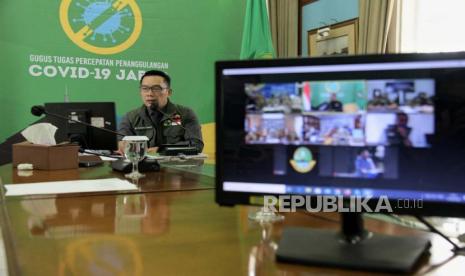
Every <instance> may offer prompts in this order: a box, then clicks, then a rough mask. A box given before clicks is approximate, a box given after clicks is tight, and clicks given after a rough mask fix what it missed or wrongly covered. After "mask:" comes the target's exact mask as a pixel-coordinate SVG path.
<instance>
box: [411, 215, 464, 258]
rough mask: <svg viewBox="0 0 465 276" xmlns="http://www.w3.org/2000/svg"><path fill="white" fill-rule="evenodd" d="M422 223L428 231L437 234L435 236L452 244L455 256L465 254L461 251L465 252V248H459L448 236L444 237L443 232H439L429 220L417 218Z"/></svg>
mask: <svg viewBox="0 0 465 276" xmlns="http://www.w3.org/2000/svg"><path fill="white" fill-rule="evenodd" d="M415 217H416V218H417V219H418V220H419V221H420V222H421V223H423V224H424V225H425V226H426V227H428V229H429V230H430V231H431V232H433V233H435V234H438V235H439V236H441V237H442V238H443V239H445V240H446V241H447V242H448V243H450V244H452V246H453V247H454V249H452V251H453V252H454V254H463V252H461V251H464V250H465V247H460V246H458V245H457V244H456V243H455V242H453V241H452V240H451V239H450V238H449V237H447V236H446V235H444V234H443V233H442V232H441V231H439V230H438V229H437V228H436V227H434V226H433V225H432V224H431V223H429V222H428V221H427V220H425V219H424V218H423V217H422V216H415Z"/></svg>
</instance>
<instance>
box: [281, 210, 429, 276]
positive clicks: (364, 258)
mask: <svg viewBox="0 0 465 276" xmlns="http://www.w3.org/2000/svg"><path fill="white" fill-rule="evenodd" d="M341 216H342V225H341V226H342V231H341V232H336V231H331V230H324V229H310V228H286V229H284V230H283V234H282V237H281V241H280V242H279V246H278V250H277V252H276V259H277V260H278V261H281V262H292V263H299V264H306V265H319V266H332V267H340V268H349V269H361V270H371V271H382V272H402V273H406V272H411V271H412V270H413V269H414V268H415V267H416V264H417V262H418V261H419V260H420V257H421V256H422V255H423V254H424V253H426V252H428V248H429V247H430V245H431V244H430V242H429V240H428V239H426V238H424V237H418V236H390V235H383V234H372V233H369V232H367V231H366V230H365V229H364V227H363V218H362V214H361V213H342V214H341Z"/></svg>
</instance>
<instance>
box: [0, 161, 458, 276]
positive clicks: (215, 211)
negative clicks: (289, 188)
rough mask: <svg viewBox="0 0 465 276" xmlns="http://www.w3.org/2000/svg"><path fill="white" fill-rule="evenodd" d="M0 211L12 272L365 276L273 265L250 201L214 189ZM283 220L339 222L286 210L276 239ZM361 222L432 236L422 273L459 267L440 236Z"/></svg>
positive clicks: (25, 201) (63, 200) (75, 199)
mask: <svg viewBox="0 0 465 276" xmlns="http://www.w3.org/2000/svg"><path fill="white" fill-rule="evenodd" d="M10 169H11V167H10ZM97 170H98V169H97ZM0 171H1V172H5V171H7V169H5V168H1V170H0ZM171 173H175V171H172V170H164V171H162V172H161V173H160V174H161V175H160V177H163V176H162V175H163V174H171ZM10 174H11V172H10ZM83 174H84V175H87V174H86V173H85V172H82V171H81V172H80V175H83ZM89 174H92V175H94V172H89ZM95 174H97V173H95ZM181 174H182V173H181ZM2 177H3V175H2ZM94 177H98V175H94ZM187 179H192V178H187ZM50 180H53V179H50ZM192 185H194V184H192ZM199 185H200V184H199ZM1 214H2V216H1V217H2V218H1V222H2V229H3V235H4V240H5V243H6V249H7V256H8V261H9V269H10V273H11V275H15V274H19V275H89V274H92V273H94V274H95V275H107V274H105V273H104V272H109V274H111V275H113V274H117V273H119V272H121V273H122V274H124V275H247V274H249V272H255V273H256V274H255V275H275V274H278V275H309V274H310V275H311V274H348V275H372V273H364V272H359V271H344V270H338V269H329V268H320V267H305V266H299V265H289V264H279V263H276V262H274V261H273V254H272V250H271V251H270V246H269V244H264V243H261V239H260V231H261V229H260V227H259V226H257V225H256V224H254V223H251V222H250V221H249V220H248V219H247V215H248V207H235V208H227V207H219V206H217V205H216V204H215V203H214V190H212V189H203V190H200V189H199V190H184V191H183V190H181V189H180V190H179V191H173V189H170V190H166V191H163V190H156V191H155V190H153V191H150V192H141V193H129V194H124V193H123V194H119V193H116V194H94V195H89V196H83V195H80V196H63V197H60V196H54V197H52V196H50V197H48V198H31V197H8V198H5V199H4V200H3V201H2V212H1ZM290 225H292V226H310V227H318V228H329V229H336V228H338V227H339V224H338V216H337V215H336V214H307V213H293V214H289V215H286V219H285V221H284V222H282V223H281V224H278V225H276V226H275V229H274V231H273V233H274V234H273V239H274V240H277V239H278V237H279V235H280V233H281V231H282V228H283V226H290ZM367 228H368V229H369V230H372V231H377V232H384V233H389V234H403V235H429V236H431V239H432V243H433V247H432V250H431V251H432V255H431V257H430V258H429V259H428V260H426V265H425V266H423V267H422V268H421V271H422V272H425V271H427V270H433V271H434V273H437V274H441V275H442V274H445V275H446V274H447V275H452V274H457V273H458V272H461V271H462V270H463V267H465V258H464V257H456V258H454V259H453V260H451V261H449V262H448V263H447V264H446V265H443V266H440V267H438V268H434V267H433V265H435V264H440V263H441V262H443V261H445V260H447V259H448V258H449V257H450V256H451V253H450V252H449V249H450V248H451V247H450V246H449V245H448V244H447V243H446V242H445V241H443V240H442V239H440V238H438V237H437V236H434V235H431V234H428V233H424V232H420V231H417V230H413V229H408V228H404V227H400V226H397V225H394V224H389V223H386V222H382V221H379V220H372V219H368V220H367ZM252 275H253V274H252Z"/></svg>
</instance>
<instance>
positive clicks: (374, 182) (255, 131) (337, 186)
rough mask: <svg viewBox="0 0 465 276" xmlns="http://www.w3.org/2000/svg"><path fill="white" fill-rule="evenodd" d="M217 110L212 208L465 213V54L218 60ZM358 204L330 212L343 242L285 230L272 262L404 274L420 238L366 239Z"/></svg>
mask: <svg viewBox="0 0 465 276" xmlns="http://www.w3.org/2000/svg"><path fill="white" fill-rule="evenodd" d="M216 107H217V109H216V126H217V128H216V137H217V143H216V154H217V157H216V165H217V166H216V201H217V203H219V204H220V205H235V204H251V203H252V202H253V201H256V197H257V196H265V195H275V196H281V199H283V198H286V196H288V195H291V196H305V197H304V200H305V202H306V203H305V204H307V202H308V201H311V203H314V202H315V200H316V199H319V198H321V197H323V198H330V197H337V198H342V199H343V203H344V204H347V203H348V202H349V204H351V203H352V204H353V203H354V202H353V201H352V202H350V200H351V198H353V197H354V196H355V197H357V198H361V199H362V200H366V202H367V206H369V207H370V208H371V210H376V206H377V204H379V203H380V200H386V202H385V203H386V204H389V206H390V207H392V210H389V209H380V210H378V211H379V212H391V211H392V212H394V213H399V214H414V215H425V216H429V215H438V216H465V185H463V183H464V182H465V169H464V165H465V162H464V160H465V159H464V156H465V53H442V54H399V55H366V56H334V57H321V58H301V59H277V60H249V61H221V62H217V63H216ZM316 202H317V203H318V201H316ZM402 202H407V204H409V206H408V207H407V208H405V206H404V208H402V206H400V205H399V203H402ZM291 203H292V202H289V201H288V202H287V203H286V204H291ZM294 203H296V201H295V202H294ZM299 203H300V202H299ZM282 205H284V204H282ZM287 206H289V205H287ZM344 206H348V205H344ZM350 206H351V205H350ZM302 208H307V206H306V205H304V206H302ZM307 209H308V208H307ZM339 209H340V208H338V210H339ZM339 211H340V210H339ZM358 211H360V210H359V209H349V211H347V212H342V213H341V214H342V233H341V234H342V236H343V238H344V239H345V240H346V241H349V243H341V242H340V241H339V239H338V238H337V237H340V236H339V235H338V234H336V233H332V232H329V231H321V230H319V231H318V230H313V231H312V230H311V229H289V230H285V231H284V233H283V237H282V239H281V241H280V246H279V248H278V251H277V259H278V260H282V261H291V262H299V263H306V264H323V265H330V266H344V267H350V268H361V269H373V270H383V271H404V272H405V271H408V270H411V269H412V268H413V266H414V264H415V263H416V261H417V260H418V259H419V258H420V256H421V255H422V254H423V253H424V252H425V250H426V249H427V247H428V241H427V240H425V239H422V238H412V237H391V236H383V235H373V236H372V237H371V238H368V236H367V233H366V231H364V229H363V221H362V219H361V216H360V213H359V212H358ZM357 241H360V242H357Z"/></svg>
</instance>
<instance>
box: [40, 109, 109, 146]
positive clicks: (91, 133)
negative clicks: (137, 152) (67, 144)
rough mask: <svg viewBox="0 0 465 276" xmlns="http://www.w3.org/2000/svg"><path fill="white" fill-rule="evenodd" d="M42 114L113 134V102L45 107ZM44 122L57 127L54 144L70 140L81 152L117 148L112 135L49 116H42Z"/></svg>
mask: <svg viewBox="0 0 465 276" xmlns="http://www.w3.org/2000/svg"><path fill="white" fill-rule="evenodd" d="M45 110H46V111H47V112H49V113H52V114H58V115H61V116H65V117H68V118H70V119H73V120H78V121H82V122H85V123H88V124H91V125H93V126H95V127H97V128H105V129H108V130H112V131H116V115H115V103H113V102H69V103H46V104H45ZM46 121H47V122H49V123H51V124H53V125H55V126H56V127H58V130H57V132H56V133H55V139H56V141H57V143H61V142H64V141H70V140H71V141H74V142H78V143H79V144H80V145H81V147H83V148H85V149H94V150H116V149H117V148H118V146H117V139H116V135H115V134H112V133H109V132H106V131H103V130H99V129H97V128H92V127H88V126H85V125H82V124H79V123H76V122H73V121H66V120H63V119H60V118H56V117H53V116H49V115H47V116H46Z"/></svg>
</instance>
